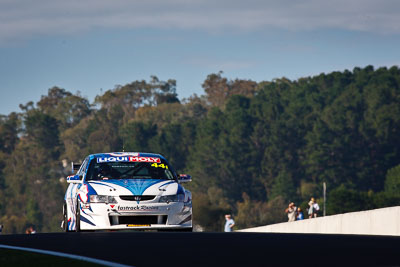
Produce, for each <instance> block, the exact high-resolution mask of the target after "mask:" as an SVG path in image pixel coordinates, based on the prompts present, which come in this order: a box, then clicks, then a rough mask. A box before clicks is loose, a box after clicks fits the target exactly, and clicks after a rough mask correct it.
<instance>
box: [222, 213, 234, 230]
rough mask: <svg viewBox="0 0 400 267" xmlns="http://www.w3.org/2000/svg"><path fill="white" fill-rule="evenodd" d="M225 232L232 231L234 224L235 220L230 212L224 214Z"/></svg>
mask: <svg viewBox="0 0 400 267" xmlns="http://www.w3.org/2000/svg"><path fill="white" fill-rule="evenodd" d="M225 220H226V222H225V229H224V231H225V232H233V229H232V228H233V226H235V221H234V220H233V219H232V216H231V215H230V214H226V215H225Z"/></svg>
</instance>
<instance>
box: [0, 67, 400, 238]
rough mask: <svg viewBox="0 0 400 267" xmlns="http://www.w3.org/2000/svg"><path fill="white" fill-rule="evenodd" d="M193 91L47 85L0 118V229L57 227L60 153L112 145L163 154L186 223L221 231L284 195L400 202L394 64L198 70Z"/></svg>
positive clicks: (399, 97)
mask: <svg viewBox="0 0 400 267" xmlns="http://www.w3.org/2000/svg"><path fill="white" fill-rule="evenodd" d="M202 86H203V89H204V95H201V96H197V95H193V96H192V97H190V98H188V99H183V100H180V99H178V96H177V93H176V81H175V80H168V81H160V80H159V79H158V78H157V77H155V76H153V77H151V78H150V80H149V81H145V80H142V81H134V82H132V83H129V84H126V85H123V86H116V87H115V88H113V89H110V90H108V91H106V92H105V93H104V94H102V95H98V96H97V97H96V99H95V100H94V102H93V103H90V102H89V101H88V100H87V99H86V98H84V97H82V96H81V95H80V94H79V93H76V94H73V93H71V92H68V91H67V90H65V89H62V88H59V87H53V88H51V89H49V91H48V94H47V95H44V96H42V97H41V99H40V101H38V102H37V103H33V102H29V103H27V104H25V105H20V108H21V112H18V113H15V112H13V113H11V114H9V115H2V116H1V117H0V223H1V224H3V225H4V232H8V233H22V232H23V231H24V229H25V228H26V227H27V226H28V225H35V226H36V228H37V230H38V231H39V232H50V231H61V228H60V223H61V220H62V203H63V197H64V192H65V189H66V187H67V183H66V181H65V177H66V176H67V175H69V174H70V165H69V162H71V161H74V162H79V161H81V160H82V159H83V158H84V157H85V156H86V155H88V154H91V153H99V152H112V151H122V150H125V151H146V152H155V153H161V154H163V155H164V156H165V157H166V158H167V159H168V160H169V161H170V163H171V164H172V165H173V166H174V167H175V169H176V170H177V172H178V173H188V174H191V175H192V176H193V182H192V183H191V184H188V185H187V187H188V188H189V189H190V190H192V193H193V209H194V223H195V224H196V225H198V226H201V227H202V228H203V229H204V230H206V231H221V230H222V229H223V223H224V214H225V213H231V214H233V215H234V218H235V221H236V226H237V228H246V227H252V226H259V225H266V224H271V223H277V222H282V221H286V220H287V218H286V215H285V213H284V209H285V208H286V207H287V204H288V203H289V202H291V201H294V202H296V203H297V205H299V206H300V207H302V208H303V210H305V208H306V207H307V202H308V200H309V199H310V197H315V198H317V201H318V202H319V203H320V204H321V197H322V184H323V183H324V182H325V183H326V184H327V206H326V207H327V210H326V211H327V215H330V214H337V213H343V212H351V211H359V210H367V209H373V208H380V207H387V206H394V205H399V204H400V190H399V189H400V70H399V68H398V67H396V66H394V67H391V68H389V69H388V68H379V69H376V70H375V69H374V68H373V67H372V66H367V67H365V68H354V69H353V71H348V70H346V71H343V72H332V73H329V74H320V75H318V76H314V77H306V78H301V79H298V80H295V81H291V80H289V79H286V78H281V79H275V80H272V81H264V82H258V83H257V82H254V81H251V80H240V79H235V80H229V79H227V78H226V77H224V76H223V73H222V72H219V73H215V74H210V75H208V76H207V78H206V79H205V81H204V83H203V85H202Z"/></svg>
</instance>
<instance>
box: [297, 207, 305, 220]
mask: <svg viewBox="0 0 400 267" xmlns="http://www.w3.org/2000/svg"><path fill="white" fill-rule="evenodd" d="M303 219H304V215H303V211H302V210H301V208H300V207H298V208H297V217H296V220H297V221H300V220H303Z"/></svg>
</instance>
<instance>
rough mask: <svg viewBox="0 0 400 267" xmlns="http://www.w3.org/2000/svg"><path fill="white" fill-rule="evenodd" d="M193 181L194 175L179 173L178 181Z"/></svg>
mask: <svg viewBox="0 0 400 267" xmlns="http://www.w3.org/2000/svg"><path fill="white" fill-rule="evenodd" d="M191 181H192V176H190V175H188V174H179V177H178V182H180V183H187V182H191Z"/></svg>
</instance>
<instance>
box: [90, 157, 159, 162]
mask: <svg viewBox="0 0 400 267" xmlns="http://www.w3.org/2000/svg"><path fill="white" fill-rule="evenodd" d="M104 162H150V163H155V162H157V163H161V160H160V158H156V157H102V158H97V163H104Z"/></svg>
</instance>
